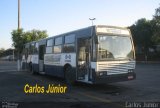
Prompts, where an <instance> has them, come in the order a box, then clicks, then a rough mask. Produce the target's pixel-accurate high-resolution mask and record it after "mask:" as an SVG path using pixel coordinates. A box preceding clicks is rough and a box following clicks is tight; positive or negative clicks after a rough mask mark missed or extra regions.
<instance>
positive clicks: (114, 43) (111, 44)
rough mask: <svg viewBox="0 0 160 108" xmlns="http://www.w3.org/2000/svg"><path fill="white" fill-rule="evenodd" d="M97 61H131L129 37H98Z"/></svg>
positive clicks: (131, 52) (131, 51)
mask: <svg viewBox="0 0 160 108" xmlns="http://www.w3.org/2000/svg"><path fill="white" fill-rule="evenodd" d="M98 41H99V45H98V57H97V58H98V60H119V59H133V50H132V43H131V38H130V37H129V36H106V35H101V36H98Z"/></svg>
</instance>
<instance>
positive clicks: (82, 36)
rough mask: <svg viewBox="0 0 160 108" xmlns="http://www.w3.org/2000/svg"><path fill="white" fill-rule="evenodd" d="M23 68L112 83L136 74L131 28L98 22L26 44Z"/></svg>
mask: <svg viewBox="0 0 160 108" xmlns="http://www.w3.org/2000/svg"><path fill="white" fill-rule="evenodd" d="M22 69H28V70H29V71H31V72H32V73H40V74H47V75H53V76H57V77H63V78H65V79H66V80H67V81H70V82H75V81H79V82H85V83H91V84H94V83H112V82H120V81H128V80H133V79H135V78H136V74H135V71H134V70H135V50H134V44H133V40H132V36H131V33H130V30H129V29H127V28H122V27H114V26H104V25H96V26H91V27H87V28H84V29H79V30H75V31H72V32H68V33H64V34H61V35H57V36H53V37H49V38H46V39H42V40H39V41H34V42H30V43H27V44H25V48H24V53H23V57H22Z"/></svg>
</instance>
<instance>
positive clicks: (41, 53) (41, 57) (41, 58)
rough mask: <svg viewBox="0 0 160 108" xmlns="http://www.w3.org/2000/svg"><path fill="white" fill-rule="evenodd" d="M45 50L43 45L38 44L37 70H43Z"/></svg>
mask: <svg viewBox="0 0 160 108" xmlns="http://www.w3.org/2000/svg"><path fill="white" fill-rule="evenodd" d="M45 51H46V46H45V45H40V46H39V72H44V54H45Z"/></svg>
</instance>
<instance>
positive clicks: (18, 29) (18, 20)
mask: <svg viewBox="0 0 160 108" xmlns="http://www.w3.org/2000/svg"><path fill="white" fill-rule="evenodd" d="M18 30H20V0H18Z"/></svg>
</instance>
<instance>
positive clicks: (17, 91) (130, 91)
mask: <svg viewBox="0 0 160 108" xmlns="http://www.w3.org/2000/svg"><path fill="white" fill-rule="evenodd" d="M15 70H16V62H0V101H16V102H91V103H96V102H102V106H103V104H105V103H111V102H128V101H129V102H130V101H131V102H154V101H155V102H157V101H160V86H159V82H160V64H142V63H138V64H137V66H136V73H137V79H136V80H133V81H128V82H120V83H113V84H105V85H104V84H101V85H89V84H83V83H77V85H75V86H72V87H70V86H68V91H67V93H65V94H25V93H24V86H25V85H26V84H29V85H32V86H34V85H36V84H38V85H43V86H48V84H55V85H58V84H61V85H66V84H65V82H64V81H63V79H59V78H55V77H51V76H44V75H31V74H29V73H28V72H22V71H21V72H17V71H15ZM77 105H78V106H79V104H77ZM87 105H88V104H87ZM87 105H86V106H87ZM110 105H111V106H112V103H111V104H110ZM86 106H85V107H86ZM104 106H105V105H104ZM113 106H118V107H124V104H123V103H120V104H119V103H114V105H113ZM73 107H76V105H75V106H73ZM79 107H80V108H81V107H84V106H79ZM87 107H89V108H90V107H92V106H87ZM93 107H96V104H95V106H93Z"/></svg>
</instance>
